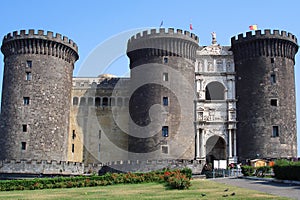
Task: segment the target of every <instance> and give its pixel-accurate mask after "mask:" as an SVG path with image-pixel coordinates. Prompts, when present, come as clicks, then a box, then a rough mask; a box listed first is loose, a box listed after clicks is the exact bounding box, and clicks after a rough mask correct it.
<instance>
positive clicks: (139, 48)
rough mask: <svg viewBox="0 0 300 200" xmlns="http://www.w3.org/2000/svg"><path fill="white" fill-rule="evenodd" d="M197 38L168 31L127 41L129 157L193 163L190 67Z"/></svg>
mask: <svg viewBox="0 0 300 200" xmlns="http://www.w3.org/2000/svg"><path fill="white" fill-rule="evenodd" d="M197 48H198V37H197V36H195V35H194V34H191V33H190V32H188V31H184V32H183V31H182V30H179V29H178V30H177V31H174V29H172V28H170V29H168V30H167V31H166V30H165V29H159V30H156V29H152V30H150V32H148V31H144V32H143V33H142V34H141V33H138V34H137V35H136V36H133V37H132V38H131V39H130V40H129V41H128V48H127V55H128V57H129V59H130V69H131V92H130V94H129V96H130V101H129V113H130V116H131V120H130V124H129V135H130V136H129V139H128V141H129V145H128V149H129V154H130V155H129V159H134V160H136V159H138V160H146V159H166V158H168V159H171V158H174V159H175V158H181V159H193V158H194V156H195V153H194V151H195V146H194V138H195V131H194V100H195V95H194V79H195V74H194V63H195V57H196V49H197Z"/></svg>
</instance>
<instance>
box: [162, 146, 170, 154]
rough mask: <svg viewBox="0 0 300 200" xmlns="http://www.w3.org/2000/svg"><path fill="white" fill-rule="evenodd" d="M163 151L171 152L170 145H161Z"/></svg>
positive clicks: (164, 152) (165, 152)
mask: <svg viewBox="0 0 300 200" xmlns="http://www.w3.org/2000/svg"><path fill="white" fill-rule="evenodd" d="M161 152H162V153H163V154H168V153H169V147H168V146H166V145H163V146H161Z"/></svg>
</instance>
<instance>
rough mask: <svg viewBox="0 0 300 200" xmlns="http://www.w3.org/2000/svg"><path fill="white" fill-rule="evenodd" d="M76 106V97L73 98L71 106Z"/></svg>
mask: <svg viewBox="0 0 300 200" xmlns="http://www.w3.org/2000/svg"><path fill="white" fill-rule="evenodd" d="M77 105H78V97H73V106H77Z"/></svg>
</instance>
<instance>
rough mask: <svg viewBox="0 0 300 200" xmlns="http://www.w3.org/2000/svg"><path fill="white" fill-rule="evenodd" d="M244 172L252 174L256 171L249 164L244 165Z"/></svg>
mask: <svg viewBox="0 0 300 200" xmlns="http://www.w3.org/2000/svg"><path fill="white" fill-rule="evenodd" d="M241 168H242V173H243V175H244V176H252V175H253V172H254V168H253V167H252V166H249V165H243V166H242V167H241Z"/></svg>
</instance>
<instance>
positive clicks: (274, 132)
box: [272, 126, 279, 137]
mask: <svg viewBox="0 0 300 200" xmlns="http://www.w3.org/2000/svg"><path fill="white" fill-rule="evenodd" d="M272 137H279V127H278V126H273V130H272Z"/></svg>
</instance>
